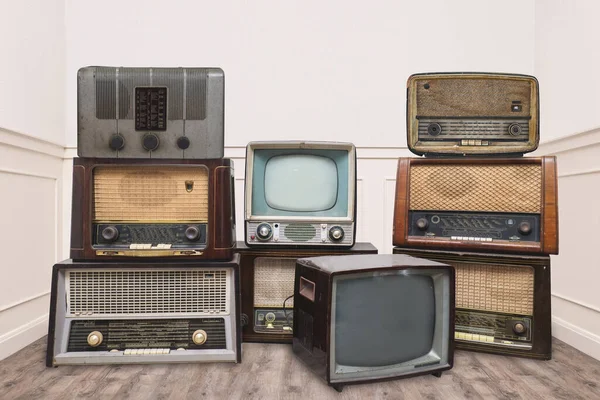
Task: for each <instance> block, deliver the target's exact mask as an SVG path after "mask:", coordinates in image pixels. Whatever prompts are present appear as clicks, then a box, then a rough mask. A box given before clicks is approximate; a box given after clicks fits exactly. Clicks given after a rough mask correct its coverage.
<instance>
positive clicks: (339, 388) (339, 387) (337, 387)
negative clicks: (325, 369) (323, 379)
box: [331, 385, 344, 393]
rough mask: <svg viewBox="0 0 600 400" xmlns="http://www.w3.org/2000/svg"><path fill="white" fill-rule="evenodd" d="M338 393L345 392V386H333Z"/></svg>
mask: <svg viewBox="0 0 600 400" xmlns="http://www.w3.org/2000/svg"><path fill="white" fill-rule="evenodd" d="M331 386H332V387H333V388H334V389H335V390H336V391H338V392H340V393H342V390H344V385H331Z"/></svg>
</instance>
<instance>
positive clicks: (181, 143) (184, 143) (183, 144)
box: [177, 136, 190, 150]
mask: <svg viewBox="0 0 600 400" xmlns="http://www.w3.org/2000/svg"><path fill="white" fill-rule="evenodd" d="M177 147H179V148H180V149H181V150H185V149H187V148H188V147H190V139H189V138H188V137H187V136H180V137H179V139H177Z"/></svg>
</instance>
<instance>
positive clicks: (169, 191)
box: [94, 166, 208, 222]
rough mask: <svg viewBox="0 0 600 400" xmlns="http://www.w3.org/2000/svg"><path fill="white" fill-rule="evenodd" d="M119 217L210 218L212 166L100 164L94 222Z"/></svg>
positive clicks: (159, 219) (96, 174) (144, 219)
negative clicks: (209, 172)
mask: <svg viewBox="0 0 600 400" xmlns="http://www.w3.org/2000/svg"><path fill="white" fill-rule="evenodd" d="M190 185H193V186H192V187H191V190H189V189H190ZM117 221H127V222H140V221H142V222H168V221H174V222H179V221H187V222H191V221H197V222H208V169H207V168H206V167H204V166H193V167H165V166H153V167H140V166H136V167H129V166H127V167H96V169H95V170H94V222H117Z"/></svg>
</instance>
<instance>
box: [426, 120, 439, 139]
mask: <svg viewBox="0 0 600 400" xmlns="http://www.w3.org/2000/svg"><path fill="white" fill-rule="evenodd" d="M427 133H428V134H430V135H431V136H437V135H439V134H440V133H442V126H441V125H440V124H438V123H437V122H432V123H431V124H429V125H427Z"/></svg>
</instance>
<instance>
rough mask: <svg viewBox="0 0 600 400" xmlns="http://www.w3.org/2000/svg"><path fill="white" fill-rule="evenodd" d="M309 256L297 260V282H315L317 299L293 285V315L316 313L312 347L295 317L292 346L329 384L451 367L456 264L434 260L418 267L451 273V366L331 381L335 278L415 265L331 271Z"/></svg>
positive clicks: (438, 372)
mask: <svg viewBox="0 0 600 400" xmlns="http://www.w3.org/2000/svg"><path fill="white" fill-rule="evenodd" d="M308 263H310V260H302V262H297V263H296V279H295V281H296V282H299V280H300V277H304V278H305V279H308V280H309V281H311V282H314V284H315V293H314V298H315V299H316V300H315V301H314V302H313V301H310V300H309V299H307V298H306V297H304V296H302V295H300V293H299V285H298V284H295V285H294V315H298V313H299V311H300V310H308V312H307V313H308V314H310V315H312V316H313V337H312V341H313V342H312V350H309V349H307V348H305V347H304V345H303V344H302V342H301V338H299V334H298V333H299V328H298V320H299V318H296V317H295V318H294V338H293V342H292V349H293V351H294V353H295V354H296V355H297V356H298V357H299V358H300V359H301V360H302V361H303V362H304V363H305V364H306V365H307V366H308V367H309V368H310V369H311V370H313V372H314V373H316V374H317V375H318V376H320V377H321V378H323V379H324V380H325V382H327V384H328V385H330V386H332V387H333V388H334V389H335V390H337V391H338V392H341V391H342V389H343V387H344V386H345V385H352V384H362V383H371V382H381V381H387V380H393V379H401V378H408V377H412V376H418V375H429V374H432V375H434V376H437V377H441V375H442V372H443V371H446V370H449V369H451V368H452V366H453V364H454V319H455V313H454V312H455V308H454V307H452V305H453V304H454V303H455V273H454V267H452V266H449V265H444V264H441V263H435V265H419V266H418V267H416V268H419V269H447V270H448V271H449V276H450V290H449V297H450V298H449V300H450V305H451V306H450V310H449V321H448V322H449V335H448V336H449V337H448V342H449V343H448V364H449V365H448V366H444V367H440V368H438V369H436V370H428V371H418V372H415V373H409V374H405V375H402V376H397V377H387V378H371V379H368V378H367V379H364V380H356V381H348V382H331V376H330V362H329V361H330V337H331V326H330V321H331V298H332V283H333V278H334V277H335V276H338V275H346V274H355V273H369V272H374V271H381V270H385V271H391V270H404V269H410V268H415V266H411V265H402V266H395V267H384V268H381V267H380V268H369V269H358V268H357V269H347V270H344V271H331V270H326V269H322V268H316V267H313V266H309V265H308Z"/></svg>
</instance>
